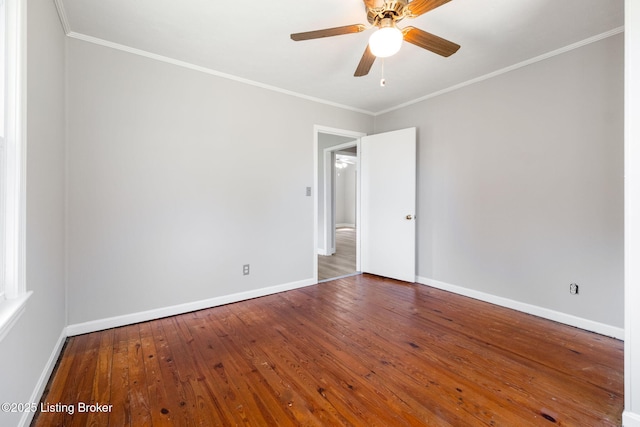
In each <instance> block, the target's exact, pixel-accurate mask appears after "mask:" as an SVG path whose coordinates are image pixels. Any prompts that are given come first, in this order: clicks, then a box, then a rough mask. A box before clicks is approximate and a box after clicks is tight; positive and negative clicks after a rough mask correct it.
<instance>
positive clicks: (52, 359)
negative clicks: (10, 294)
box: [18, 329, 67, 427]
mask: <svg viewBox="0 0 640 427" xmlns="http://www.w3.org/2000/svg"><path fill="white" fill-rule="evenodd" d="M66 339H67V331H66V329H63V330H62V332H61V333H60V337H58V342H56V345H55V346H54V347H53V351H52V352H51V355H50V356H49V360H47V364H46V365H45V366H44V369H43V371H42V373H41V374H40V378H38V382H37V383H36V388H35V389H34V390H33V393H31V399H30V400H29V402H32V403H38V402H40V398H41V397H42V393H43V392H44V389H45V387H46V386H47V382H49V378H50V377H51V373H52V372H53V368H55V366H56V362H57V361H58V357H60V352H61V351H62V347H63V346H64V342H65V340H66ZM34 415H35V414H34V413H33V412H24V413H23V414H22V417H21V418H20V422H19V423H18V426H19V427H26V426H28V425H30V424H31V420H32V419H33V416H34Z"/></svg>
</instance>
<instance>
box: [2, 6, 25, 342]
mask: <svg viewBox="0 0 640 427" xmlns="http://www.w3.org/2000/svg"><path fill="white" fill-rule="evenodd" d="M25 3H26V0H0V340H2V338H4V336H5V335H6V334H7V332H8V331H9V329H10V328H11V326H12V325H13V324H14V323H15V322H16V320H17V319H18V317H19V316H20V314H21V313H22V312H23V311H24V306H25V303H26V301H27V299H28V298H29V296H30V293H29V292H26V286H25V280H24V279H25V277H24V276H25V274H24V265H25V263H24V235H25V233H24V219H25V186H24V183H25V179H24V170H25V168H24V161H25V159H24V153H25V141H24V134H25V132H24V128H23V126H24V116H25V113H24V106H23V103H22V100H23V99H24V95H23V93H24V78H23V74H24V70H25V67H24V65H23V62H24V53H25V52H24V49H23V46H24V34H23V33H24V29H25V25H23V20H24V19H25V7H26V4H25Z"/></svg>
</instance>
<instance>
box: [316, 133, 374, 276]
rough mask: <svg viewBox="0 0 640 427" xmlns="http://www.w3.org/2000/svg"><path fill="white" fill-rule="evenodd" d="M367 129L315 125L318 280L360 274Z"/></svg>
mask: <svg viewBox="0 0 640 427" xmlns="http://www.w3.org/2000/svg"><path fill="white" fill-rule="evenodd" d="M364 135H365V134H364V133H360V132H352V131H346V130H341V129H334V128H326V127H321V126H316V127H315V138H314V156H315V160H316V161H315V162H314V164H315V166H316V167H315V174H314V175H315V179H314V181H315V184H316V185H315V188H316V198H315V205H316V208H315V217H316V220H315V223H316V227H315V229H316V233H315V248H316V251H315V257H314V264H315V265H314V272H315V280H316V281H318V282H323V281H327V280H331V279H335V278H338V277H344V276H349V275H353V274H357V272H358V271H359V269H360V257H359V250H360V244H359V231H358V228H359V222H360V220H359V215H360V212H359V196H358V192H359V184H358V180H359V177H358V174H359V172H358V168H359V143H360V137H361V136H364Z"/></svg>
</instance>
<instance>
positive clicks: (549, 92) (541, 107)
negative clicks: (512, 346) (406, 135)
mask: <svg viewBox="0 0 640 427" xmlns="http://www.w3.org/2000/svg"><path fill="white" fill-rule="evenodd" d="M622 120H623V36H622V35H616V36H613V37H610V38H607V39H604V40H601V41H599V42H596V43H593V44H589V45H587V46H584V47H581V48H579V49H576V50H572V51H570V52H568V53H565V54H562V55H559V56H555V57H552V58H550V59H547V60H545V61H542V62H538V63H535V64H533V65H530V66H527V67H524V68H520V69H517V70H515V71H512V72H509V73H506V74H503V75H500V76H498V77H495V78H492V79H489V80H485V81H483V82H481V83H478V84H474V85H471V86H467V87H465V88H462V89H459V90H457V91H453V92H450V93H447V94H444V95H441V96H438V97H435V98H432V99H429V100H426V101H424V102H421V103H419V104H415V105H412V106H408V107H406V108H403V109H401V110H397V111H393V112H390V113H387V114H384V115H382V116H380V117H377V118H376V132H383V131H388V130H393V129H400V128H404V127H410V126H416V127H417V128H418V157H419V159H418V162H419V167H418V169H419V172H418V174H419V178H418V180H419V182H418V192H419V195H418V274H419V275H420V276H422V277H423V278H428V279H433V280H437V281H440V282H444V283H447V284H451V285H457V286H462V287H466V288H469V289H474V290H477V291H480V292H484V293H488V294H491V295H496V296H500V297H504V298H508V299H511V300H515V301H519V302H523V303H528V304H533V305H535V306H538V307H543V308H547V309H550V310H554V311H559V312H563V313H568V314H571V315H574V316H578V317H580V318H584V319H588V320H592V321H595V322H600V323H603V324H606V325H611V326H615V327H620V328H621V327H623V311H624V310H623V303H624V292H623V123H622ZM572 282H576V283H578V284H579V285H580V294H579V295H578V296H572V295H570V294H569V291H568V289H569V284H570V283H572Z"/></svg>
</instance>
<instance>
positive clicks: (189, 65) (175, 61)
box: [67, 31, 375, 116]
mask: <svg viewBox="0 0 640 427" xmlns="http://www.w3.org/2000/svg"><path fill="white" fill-rule="evenodd" d="M67 36H69V37H70V38H73V39H77V40H82V41H85V42H89V43H93V44H97V45H101V46H105V47H109V48H111V49H116V50H120V51H123V52H127V53H131V54H133V55H138V56H143V57H145V58H150V59H154V60H156V61H160V62H166V63H168V64H172V65H176V66H178V67H182V68H188V69H190V70H194V71H199V72H201V73H205V74H209V75H212V76H216V77H220V78H223V79H228V80H233V81H236V82H240V83H244V84H247V85H251V86H256V87H259V88H261V89H266V90H270V91H273V92H278V93H282V94H285V95H290V96H294V97H296V98H301V99H304V100H307V101H313V102H317V103H319V104H325V105H330V106H332V107H337V108H342V109H344V110H349V111H354V112H356V113H362V114H367V115H369V116H374V115H375V113H374V112H373V111H367V110H362V109H360V108H355V107H351V106H349V105H343V104H338V103H336V102H332V101H328V100H326V99H321V98H316V97H313V96H309V95H305V94H302V93H298V92H294V91H291V90H287V89H282V88H280V87H277V86H272V85H268V84H265V83H261V82H257V81H254V80H249V79H245V78H243V77H238V76H234V75H233V74H227V73H223V72H221V71H217V70H213V69H211V68H207V67H202V66H200V65H195V64H192V63H190V62H186V61H180V60H178V59H174V58H170V57H168V56H163V55H158V54H156V53H152V52H148V51H146V50H142V49H136V48H134V47H130V46H126V45H122V44H119V43H114V42H110V41H109V40H104V39H100V38H97V37H93V36H88V35H86V34H82V33H76V32H75V31H70V32H68V33H67Z"/></svg>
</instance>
